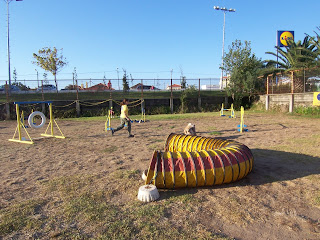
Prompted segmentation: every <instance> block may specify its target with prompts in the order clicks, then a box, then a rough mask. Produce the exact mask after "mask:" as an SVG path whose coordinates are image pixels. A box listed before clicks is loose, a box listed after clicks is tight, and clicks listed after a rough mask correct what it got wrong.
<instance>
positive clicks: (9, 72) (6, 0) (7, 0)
mask: <svg viewBox="0 0 320 240" xmlns="http://www.w3.org/2000/svg"><path fill="white" fill-rule="evenodd" d="M4 1H5V2H6V3H7V32H8V38H7V44H8V45H7V47H8V77H9V91H8V93H9V96H10V95H11V69H10V37H9V3H10V2H12V1H13V0H4ZM16 1H22V0H16Z"/></svg>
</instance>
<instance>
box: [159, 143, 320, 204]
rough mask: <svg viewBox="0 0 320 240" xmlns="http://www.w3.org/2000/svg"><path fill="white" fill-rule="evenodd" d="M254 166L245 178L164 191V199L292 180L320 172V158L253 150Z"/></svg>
mask: <svg viewBox="0 0 320 240" xmlns="http://www.w3.org/2000/svg"><path fill="white" fill-rule="evenodd" d="M251 151H252V153H253V156H254V167H253V170H252V172H251V173H249V174H248V175H247V176H246V177H245V178H243V179H241V180H239V181H237V182H234V183H229V184H223V185H216V186H212V187H199V188H180V189H173V190H172V189H171V190H160V191H162V193H161V195H162V197H161V198H162V199H166V198H170V197H172V196H180V195H185V194H194V193H197V191H198V189H201V188H202V189H203V188H205V189H215V188H228V187H234V186H247V185H255V186H256V185H264V184H268V183H273V182H281V181H290V180H295V179H299V178H302V177H306V176H310V175H314V174H320V158H319V157H312V156H309V155H305V154H297V153H290V152H282V151H275V150H266V149H253V150H251Z"/></svg>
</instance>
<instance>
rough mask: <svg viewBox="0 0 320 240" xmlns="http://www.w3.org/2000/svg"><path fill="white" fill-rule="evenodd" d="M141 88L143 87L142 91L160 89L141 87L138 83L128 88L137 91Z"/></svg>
mask: <svg viewBox="0 0 320 240" xmlns="http://www.w3.org/2000/svg"><path fill="white" fill-rule="evenodd" d="M142 87H143V90H160V89H158V88H156V87H154V86H149V85H143V84H141V83H138V84H136V85H134V86H132V87H131V88H130V90H139V91H140V90H141V89H142Z"/></svg>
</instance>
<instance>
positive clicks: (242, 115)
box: [238, 106, 249, 133]
mask: <svg viewBox="0 0 320 240" xmlns="http://www.w3.org/2000/svg"><path fill="white" fill-rule="evenodd" d="M240 119H241V122H240V125H238V132H241V133H242V132H248V131H249V130H248V129H247V128H246V127H247V125H245V124H244V108H243V107H242V106H241V118H240Z"/></svg>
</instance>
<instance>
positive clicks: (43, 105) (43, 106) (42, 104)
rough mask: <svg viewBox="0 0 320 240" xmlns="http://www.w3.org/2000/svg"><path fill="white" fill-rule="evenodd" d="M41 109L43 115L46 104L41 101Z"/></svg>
mask: <svg viewBox="0 0 320 240" xmlns="http://www.w3.org/2000/svg"><path fill="white" fill-rule="evenodd" d="M41 109H42V112H43V114H44V115H46V104H45V103H41Z"/></svg>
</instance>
